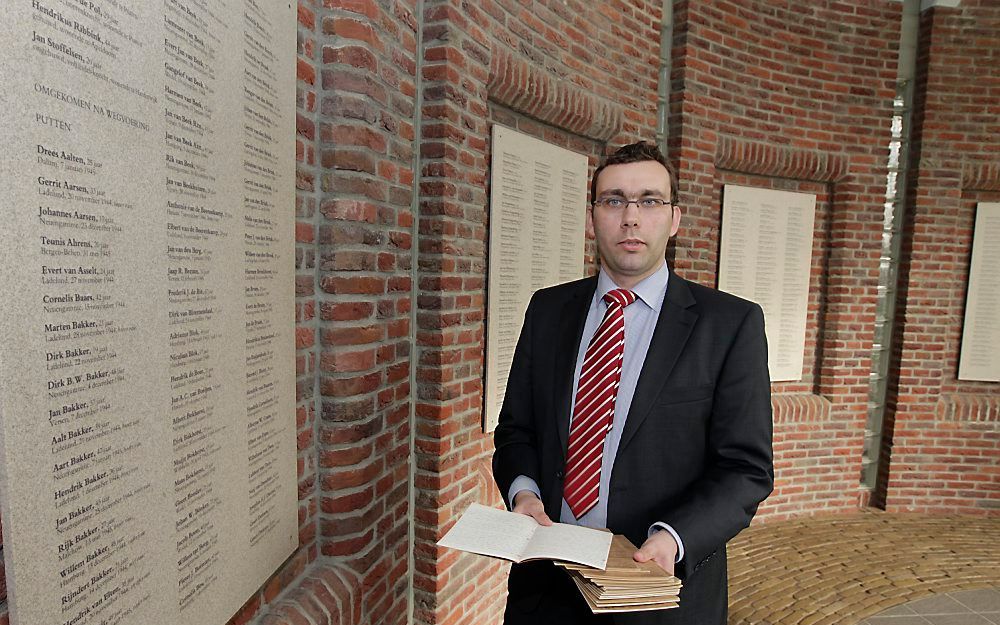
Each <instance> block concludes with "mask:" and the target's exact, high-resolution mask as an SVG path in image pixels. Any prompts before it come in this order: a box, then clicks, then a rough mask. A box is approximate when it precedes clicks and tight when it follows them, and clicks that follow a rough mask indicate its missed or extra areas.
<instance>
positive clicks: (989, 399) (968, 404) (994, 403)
mask: <svg viewBox="0 0 1000 625" xmlns="http://www.w3.org/2000/svg"><path fill="white" fill-rule="evenodd" d="M937 419H938V420H939V421H980V422H987V421H990V422H1000V397H998V396H996V395H986V394H971V393H946V394H944V395H942V396H941V398H940V399H938V404H937Z"/></svg>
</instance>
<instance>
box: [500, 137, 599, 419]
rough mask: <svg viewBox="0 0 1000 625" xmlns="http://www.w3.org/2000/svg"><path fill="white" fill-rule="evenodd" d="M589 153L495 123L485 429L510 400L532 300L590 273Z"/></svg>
mask: <svg viewBox="0 0 1000 625" xmlns="http://www.w3.org/2000/svg"><path fill="white" fill-rule="evenodd" d="M586 211H587V157H586V156H584V155H583V154H577V153H576V152H572V151H570V150H567V149H565V148H562V147H559V146H557V145H553V144H551V143H546V142H545V141H542V140H540V139H536V138H534V137H532V136H530V135H527V134H524V133H522V132H518V131H516V130H513V129H511V128H506V127H504V126H501V125H499V124H496V125H494V126H493V161H492V174H491V178H490V254H489V271H488V273H489V286H488V288H487V291H486V292H487V294H488V296H489V298H488V304H487V314H486V319H487V323H486V397H485V402H484V404H485V408H484V409H485V411H486V415H485V419H484V429H485V430H486V431H487V432H492V431H493V430H494V429H495V428H496V426H497V421H498V418H499V416H500V407H501V406H503V398H504V393H505V389H506V388H507V377H508V375H509V373H510V365H511V362H512V361H513V359H514V348H515V347H516V346H517V338H518V336H519V335H520V332H521V324H522V322H523V321H524V311H525V310H527V308H528V301H529V300H530V299H531V296H532V295H533V294H534V292H535V291H537V290H538V289H541V288H544V287H547V286H552V285H555V284H560V283H562V282H569V281H570V280H577V279H579V278H582V277H583V276H584V267H583V246H584V241H585V230H586V214H587V213H586Z"/></svg>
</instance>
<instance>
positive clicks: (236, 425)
mask: <svg viewBox="0 0 1000 625" xmlns="http://www.w3.org/2000/svg"><path fill="white" fill-rule="evenodd" d="M295 22H296V18H295V9H294V7H293V6H292V5H289V4H288V3H284V2H282V3H265V2H259V1H257V0H242V1H237V2H230V3H223V2H214V1H209V2H190V1H188V0H165V1H164V2H117V1H115V0H100V1H98V0H95V1H93V2H78V1H76V0H34V1H32V2H17V3H12V4H11V5H10V6H5V14H4V19H3V23H2V25H0V69H2V71H0V74H2V75H3V76H4V88H3V91H2V92H0V104H2V111H3V112H2V116H3V118H2V119H3V124H2V129H0V133H2V137H3V145H4V149H3V151H2V156H0V159H2V165H3V167H2V172H3V182H4V187H5V189H4V191H5V193H4V207H5V210H4V218H5V224H4V228H3V234H2V237H3V247H2V249H3V251H2V254H3V266H4V272H3V273H2V277H0V285H2V289H3V292H4V294H5V298H6V299H5V303H4V312H3V314H2V317H0V341H2V343H0V345H2V346H0V350H2V351H0V379H3V380H4V384H3V386H2V388H0V417H2V428H0V437H2V438H0V454H2V456H0V460H2V462H0V486H2V488H0V495H2V501H0V503H2V506H3V516H4V534H5V541H4V543H5V544H4V554H5V557H6V567H7V568H6V571H7V576H8V582H9V584H10V607H11V616H12V619H13V623H14V624H15V625H34V624H38V623H44V624H47V625H89V624H94V625H96V624H101V625H115V624H117V623H123V624H134V625H140V624H141V625H145V624H148V623H199V624H202V623H204V624H214V623H218V624H222V623H225V622H226V621H227V620H228V619H229V618H230V617H231V616H232V615H233V613H234V612H235V611H236V610H237V609H239V607H240V606H241V605H242V604H243V603H244V602H245V601H246V600H247V599H248V598H249V596H250V595H251V594H252V593H253V592H254V591H255V590H256V589H257V588H258V587H259V586H260V584H261V583H262V582H263V581H264V580H265V579H266V578H267V577H268V576H269V575H270V574H271V573H272V572H273V571H274V570H275V568H276V567H277V566H279V565H280V564H281V562H282V561H283V560H284V559H285V558H286V557H287V556H288V555H289V554H290V553H291V552H292V550H293V549H294V548H295V546H296V544H297V535H298V529H297V519H296V512H297V494H296V463H295V455H296V444H295V419H294V414H295V406H294V402H295V380H294V375H295V365H294V265H293V263H294V234H293V213H292V211H293V206H294V177H295V176H294V160H293V159H294V146H293V139H294V118H295V113H294V111H295V109H294V93H295V86H294V79H295V51H294V42H295Z"/></svg>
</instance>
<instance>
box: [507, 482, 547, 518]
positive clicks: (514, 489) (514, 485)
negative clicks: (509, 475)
mask: <svg viewBox="0 0 1000 625" xmlns="http://www.w3.org/2000/svg"><path fill="white" fill-rule="evenodd" d="M522 490H530V491H531V492H533V493H535V497H538V498H539V499H541V498H542V491H541V490H540V489H539V488H538V483H537V482H535V480H533V479H531V478H530V477H528V476H527V475H518V476H517V477H516V478H514V481H513V482H511V484H510V490H508V491H507V501H509V502H510V508H511V510H513V509H514V497H516V496H517V494H518V493H519V492H521V491H522Z"/></svg>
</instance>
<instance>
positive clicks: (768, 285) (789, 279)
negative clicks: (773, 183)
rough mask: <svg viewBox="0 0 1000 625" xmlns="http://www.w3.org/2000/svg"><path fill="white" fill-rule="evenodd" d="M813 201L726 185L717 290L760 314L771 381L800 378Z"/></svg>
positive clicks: (811, 197) (797, 195)
mask: <svg viewBox="0 0 1000 625" xmlns="http://www.w3.org/2000/svg"><path fill="white" fill-rule="evenodd" d="M815 217H816V196H815V195H811V194H808V193H792V192H790V191H772V190H769V189H756V188H752V187H741V186H736V185H731V184H727V185H726V187H725V192H724V199H723V203H722V245H721V250H720V254H719V256H720V259H719V290H722V291H726V292H729V293H732V294H734V295H739V296H740V297H744V298H746V299H749V300H752V301H754V302H757V303H758V304H760V306H761V308H763V309H764V322H765V331H766V332H767V363H768V370H769V372H770V374H771V381H772V382H779V381H784V380H801V379H802V362H803V357H804V352H805V342H806V313H807V309H808V305H809V272H810V265H811V259H812V242H813V224H814V222H815Z"/></svg>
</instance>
